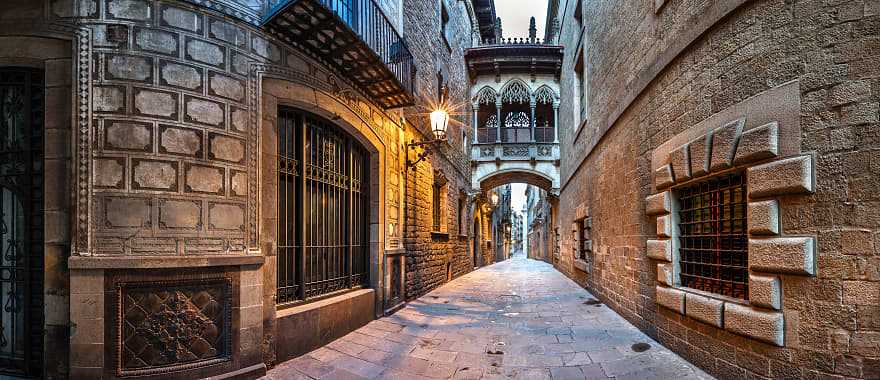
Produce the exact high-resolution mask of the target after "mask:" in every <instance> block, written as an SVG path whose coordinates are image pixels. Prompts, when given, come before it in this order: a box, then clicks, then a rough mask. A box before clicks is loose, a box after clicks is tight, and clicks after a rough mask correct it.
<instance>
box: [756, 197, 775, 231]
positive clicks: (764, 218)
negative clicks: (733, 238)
mask: <svg viewBox="0 0 880 380" xmlns="http://www.w3.org/2000/svg"><path fill="white" fill-rule="evenodd" d="M748 224H749V233H750V234H752V235H778V234H779V230H780V229H779V202H777V201H776V200H775V199H771V200H769V201H761V202H750V203H749V211H748Z"/></svg>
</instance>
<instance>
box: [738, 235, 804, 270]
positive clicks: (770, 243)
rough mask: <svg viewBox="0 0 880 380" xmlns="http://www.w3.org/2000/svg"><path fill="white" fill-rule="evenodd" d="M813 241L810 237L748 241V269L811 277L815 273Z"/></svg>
mask: <svg viewBox="0 0 880 380" xmlns="http://www.w3.org/2000/svg"><path fill="white" fill-rule="evenodd" d="M814 240H815V238H813V237H812V236H809V237H782V238H773V239H749V269H752V270H756V271H760V272H770V273H786V274H800V275H813V274H815V271H816V269H815V256H816V255H815V247H816V244H815V243H814Z"/></svg>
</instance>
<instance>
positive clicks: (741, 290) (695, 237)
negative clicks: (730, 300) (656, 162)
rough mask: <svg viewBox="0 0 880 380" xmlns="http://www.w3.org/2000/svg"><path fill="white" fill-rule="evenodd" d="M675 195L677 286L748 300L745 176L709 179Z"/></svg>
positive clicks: (728, 175)
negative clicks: (676, 202) (679, 281)
mask: <svg viewBox="0 0 880 380" xmlns="http://www.w3.org/2000/svg"><path fill="white" fill-rule="evenodd" d="M677 195H678V200H679V204H680V206H681V208H680V211H679V218H680V222H679V229H680V236H679V243H680V245H681V248H680V249H679V255H680V264H681V284H682V285H683V286H686V287H689V288H693V289H698V290H703V291H707V292H712V293H716V294H720V295H724V296H728V297H734V298H741V299H748V278H749V270H748V266H749V265H748V234H747V229H746V180H745V173H732V174H726V175H722V176H718V177H714V178H710V179H708V180H705V181H701V182H699V183H695V184H693V185H689V186H686V187H684V188H680V189H678V190H677Z"/></svg>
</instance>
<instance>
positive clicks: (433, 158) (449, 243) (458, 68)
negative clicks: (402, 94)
mask: <svg viewBox="0 0 880 380" xmlns="http://www.w3.org/2000/svg"><path fill="white" fill-rule="evenodd" d="M441 1H445V6H446V10H447V12H448V14H449V20H450V21H449V23H448V24H447V28H448V29H449V30H448V31H447V33H446V36H447V37H448V38H447V40H446V42H444V40H443V37H442V36H443V33H442V32H441V27H440V17H439V15H440V6H441ZM435 15H436V16H435ZM403 18H404V37H405V39H406V41H407V44H408V45H409V47H410V50H411V51H412V54H413V57H414V59H415V64H416V67H417V68H418V72H417V75H418V76H417V79H416V95H415V96H416V98H417V99H419V100H418V101H417V103H419V106H416V107H412V109H408V110H407V111H406V112H405V117H406V119H407V121H408V129H407V131H406V137H405V140H406V141H407V142H409V141H411V140H413V139H415V140H416V141H424V140H426V139H430V138H431V134H430V122H429V120H428V117H427V115H428V113H430V112H431V111H433V110H432V109H431V107H432V106H433V105H436V104H437V99H438V96H437V93H438V88H437V74H438V73H441V75H442V76H443V77H444V83H446V85H447V86H448V87H449V98H448V102H447V103H448V104H450V105H460V104H467V103H466V100H467V90H468V83H469V81H468V78H467V72H466V70H465V65H464V49H465V48H468V47H470V46H471V31H472V30H471V23H470V20H471V18H470V16H469V14H468V10H467V8H466V6H465V4H464V3H463V2H459V1H446V0H419V1H408V2H407V3H406V7H405V9H404V16H403ZM447 46H448V49H447ZM450 111H451V114H452V120H450V123H449V130H448V133H447V134H448V136H449V143H448V144H442V145H441V146H440V147H439V152H440V153H439V154H438V153H436V152H437V151H435V153H432V154H431V155H430V157H429V159H428V160H427V161H425V162H423V163H420V164H419V165H418V166H417V167H416V168H414V169H409V170H408V172H407V173H406V175H405V178H404V179H405V181H406V210H405V215H406V219H407V220H406V222H405V225H406V231H407V233H406V235H405V246H406V250H407V261H406V271H407V274H406V298H407V299H413V298H416V297H418V296H421V295H423V294H425V293H427V292H429V291H431V290H432V289H434V288H436V287H437V286H439V285H441V284H443V283H445V282H446V281H447V278H448V276H449V275H450V274H451V276H452V277H457V276H460V275H462V274H464V273H467V272H469V271H470V270H472V268H473V260H472V258H471V256H470V255H471V253H470V251H469V249H468V247H469V246H470V245H469V244H471V243H470V241H469V240H468V238H467V237H460V236H459V227H458V226H459V223H460V221H461V220H462V219H464V220H465V221H469V220H473V217H472V216H470V215H468V216H467V217H465V218H460V217H459V212H458V203H459V199H460V197H461V195H462V194H465V195H467V194H468V193H470V192H471V189H470V174H471V169H470V166H469V157H468V156H467V155H465V153H464V151H463V149H462V144H467V143H468V142H469V141H470V139H471V138H472V137H467V136H470V134H469V133H470V132H469V129H470V128H469V127H468V125H469V122H468V116H467V114H466V109H464V108H462V109H451V110H450ZM462 130H464V131H465V133H467V134H466V135H465V136H466V137H465V138H464V139H462V137H461V136H462V135H461V132H462ZM419 151H420V150H419ZM409 155H410V157H411V158H412V159H413V160H414V159H415V156H416V153H415V152H414V151H410V152H409ZM435 173H438V174H439V173H442V175H443V176H444V177H445V179H446V181H447V186H446V189H447V194H446V197H445V199H446V202H445V203H444V204H442V205H441V207H445V208H446V212H445V213H444V214H445V217H446V226H447V234H446V235H443V234H432V231H431V227H432V219H431V218H432V191H433V183H434V176H435ZM465 203H466V204H468V203H469V202H465ZM465 212H466V213H468V214H470V207H465ZM470 230H472V227H471V226H470V225H468V226H466V227H465V228H463V229H462V233H463V234H464V235H472V231H470ZM473 238H474V237H473V236H471V239H473ZM448 272H449V273H448Z"/></svg>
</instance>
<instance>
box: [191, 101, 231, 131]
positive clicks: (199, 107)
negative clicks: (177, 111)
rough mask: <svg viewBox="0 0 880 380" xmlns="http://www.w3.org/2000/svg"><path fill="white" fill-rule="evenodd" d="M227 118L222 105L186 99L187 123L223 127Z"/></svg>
mask: <svg viewBox="0 0 880 380" xmlns="http://www.w3.org/2000/svg"><path fill="white" fill-rule="evenodd" d="M225 118H226V115H225V111H224V108H223V106H222V105H220V104H219V103H216V102H212V101H210V100H204V99H198V98H193V97H189V96H187V97H186V119H187V121H191V122H195V123H202V124H208V125H211V126H215V127H222V126H223V122H224V119H225Z"/></svg>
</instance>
